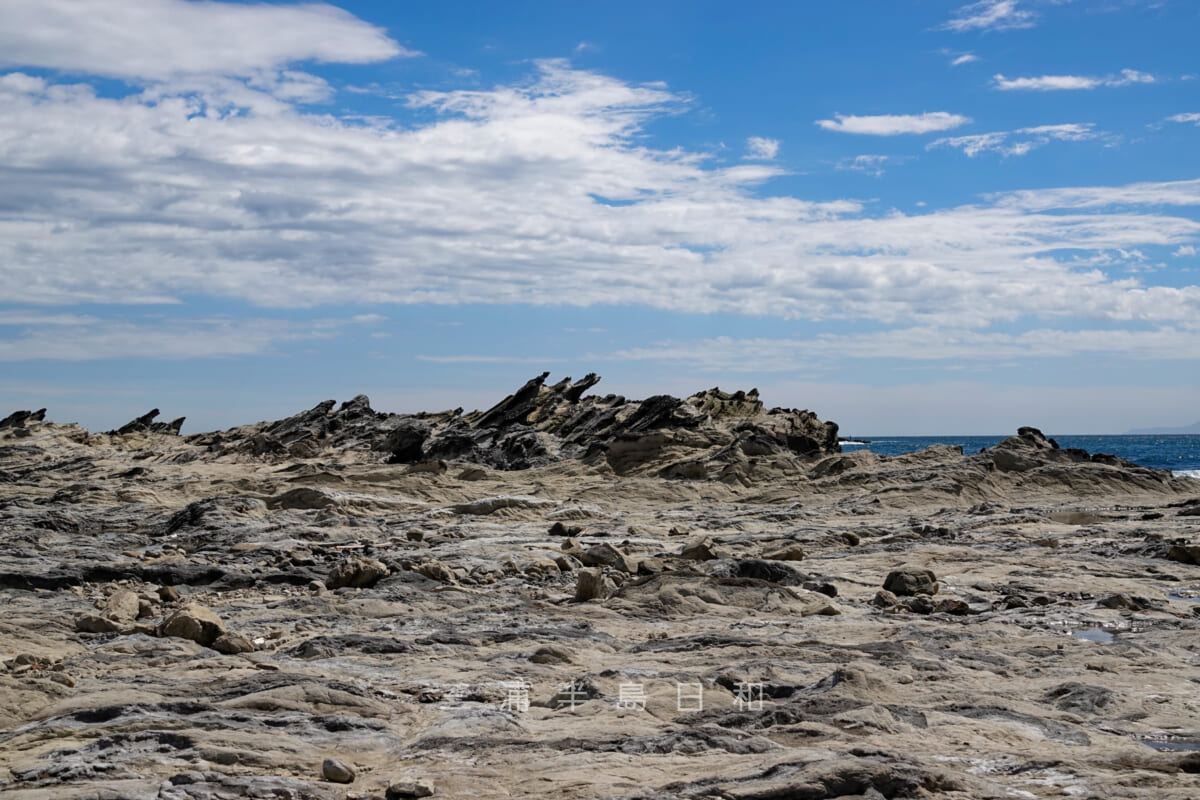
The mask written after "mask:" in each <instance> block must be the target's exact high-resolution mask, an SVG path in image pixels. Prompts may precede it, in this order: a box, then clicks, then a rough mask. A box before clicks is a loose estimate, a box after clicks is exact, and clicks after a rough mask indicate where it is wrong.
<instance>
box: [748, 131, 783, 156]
mask: <svg viewBox="0 0 1200 800" xmlns="http://www.w3.org/2000/svg"><path fill="white" fill-rule="evenodd" d="M778 154H779V140H778V139H765V138H763V137H762V136H751V137H750V138H749V139H747V140H746V158H754V159H761V160H764V161H770V160H771V159H773V158H775V156H777V155H778Z"/></svg>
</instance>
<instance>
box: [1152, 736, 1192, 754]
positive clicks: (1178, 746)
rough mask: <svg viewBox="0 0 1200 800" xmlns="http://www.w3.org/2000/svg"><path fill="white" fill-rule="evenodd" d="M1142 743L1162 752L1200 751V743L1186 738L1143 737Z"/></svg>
mask: <svg viewBox="0 0 1200 800" xmlns="http://www.w3.org/2000/svg"><path fill="white" fill-rule="evenodd" d="M1142 744H1144V745H1146V746H1147V747H1149V748H1152V749H1154V750H1157V751H1159V752H1160V753H1192V752H1198V751H1200V744H1197V743H1196V742H1189V741H1186V740H1174V739H1142Z"/></svg>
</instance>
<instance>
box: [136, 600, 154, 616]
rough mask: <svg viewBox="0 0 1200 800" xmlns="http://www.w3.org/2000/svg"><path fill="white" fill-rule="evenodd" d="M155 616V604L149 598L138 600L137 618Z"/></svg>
mask: <svg viewBox="0 0 1200 800" xmlns="http://www.w3.org/2000/svg"><path fill="white" fill-rule="evenodd" d="M153 616H154V604H153V603H151V602H150V601H149V600H139V601H138V613H137V618H138V619H145V618H146V617H153Z"/></svg>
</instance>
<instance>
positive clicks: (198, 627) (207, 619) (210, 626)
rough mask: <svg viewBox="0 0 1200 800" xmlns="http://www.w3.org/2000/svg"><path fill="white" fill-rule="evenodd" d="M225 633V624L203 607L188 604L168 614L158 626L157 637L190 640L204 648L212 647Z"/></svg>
mask: <svg viewBox="0 0 1200 800" xmlns="http://www.w3.org/2000/svg"><path fill="white" fill-rule="evenodd" d="M224 633H225V623H224V622H222V621H221V618H220V617H218V616H217V615H216V614H214V613H213V612H212V611H210V610H209V609H207V608H205V607H204V606H200V605H196V604H194V603H190V604H188V605H185V606H183V607H182V608H180V609H178V610H177V611H175V612H174V613H172V614H170V615H169V616H168V617H167V618H166V619H164V620H163V621H162V623H160V624H159V626H158V635H159V636H171V637H175V638H178V639H190V640H191V641H193V642H196V643H197V644H202V645H204V646H205V647H212V645H213V643H214V642H216V641H217V639H219V638H220V637H221V636H222V635H223V634H224Z"/></svg>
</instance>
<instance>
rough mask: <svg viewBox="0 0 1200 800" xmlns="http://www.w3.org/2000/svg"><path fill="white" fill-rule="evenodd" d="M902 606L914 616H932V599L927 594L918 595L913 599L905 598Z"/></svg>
mask: <svg viewBox="0 0 1200 800" xmlns="http://www.w3.org/2000/svg"><path fill="white" fill-rule="evenodd" d="M901 602H902V604H903V605H904V606H905V607H906V608H908V610H909V611H911V612H913V613H914V614H932V613H933V599H932V598H931V597H930V596H929V595H927V594H919V595H917V596H915V597H907V598H905V599H904V600H903V601H901Z"/></svg>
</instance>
